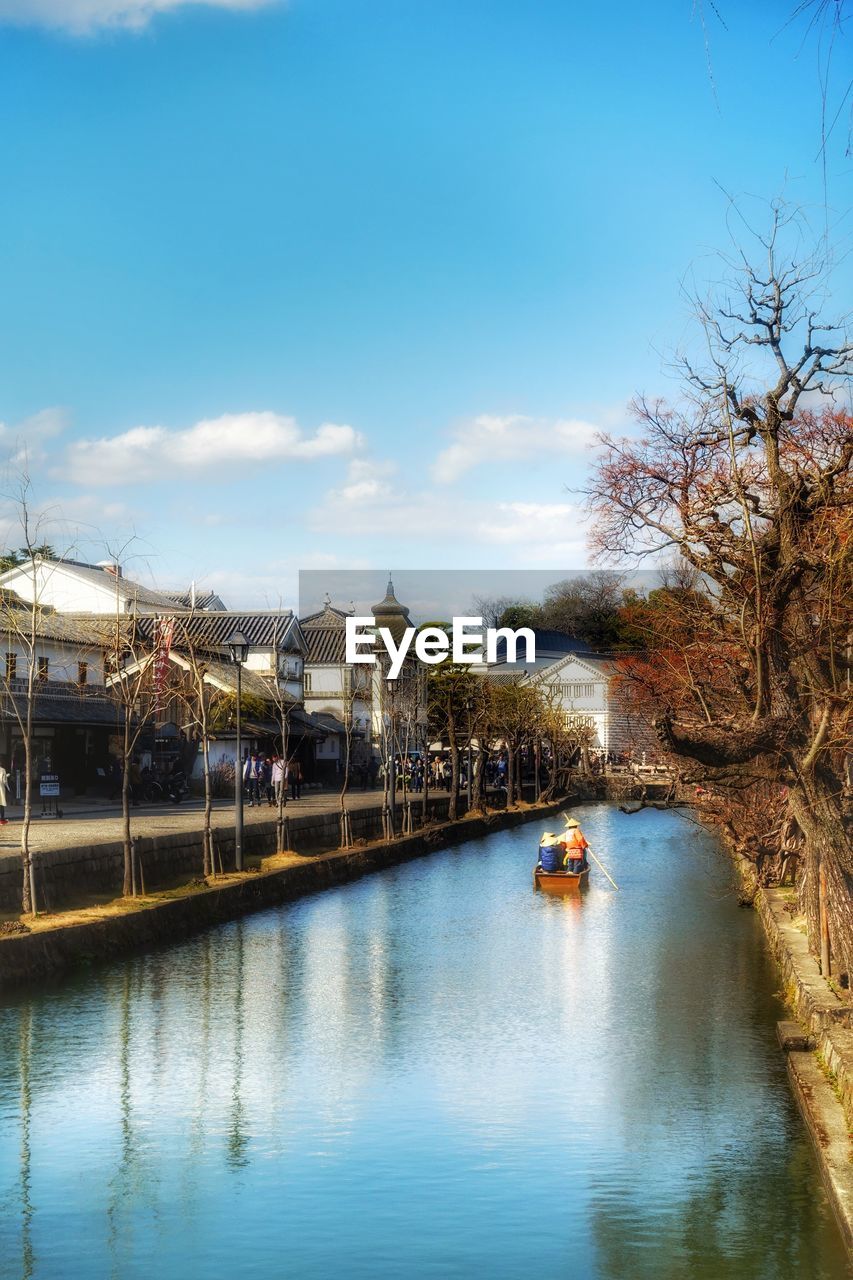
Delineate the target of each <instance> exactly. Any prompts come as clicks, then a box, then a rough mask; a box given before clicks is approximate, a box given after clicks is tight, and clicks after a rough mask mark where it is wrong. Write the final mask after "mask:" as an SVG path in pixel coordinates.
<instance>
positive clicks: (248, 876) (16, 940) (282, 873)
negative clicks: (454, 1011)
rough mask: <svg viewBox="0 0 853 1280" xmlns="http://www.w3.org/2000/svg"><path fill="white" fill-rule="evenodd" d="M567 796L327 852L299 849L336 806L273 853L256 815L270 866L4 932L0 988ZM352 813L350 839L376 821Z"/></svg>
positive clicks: (253, 848) (419, 851) (256, 846)
mask: <svg viewBox="0 0 853 1280" xmlns="http://www.w3.org/2000/svg"><path fill="white" fill-rule="evenodd" d="M442 801H443V805H444V806H445V807H446V804H447V797H446V796H445V797H436V805H437V807H438V808H441V807H442ZM568 803H569V800H567V799H563V800H560V801H559V802H556V803H552V804H544V805H543V804H536V805H529V806H528V805H525V806H523V807H522V808H521V809H517V810H509V811H503V810H501V811H497V812H495V813H491V814H489V815H488V816H485V817H483V816H479V815H475V814H471V815H470V816H467V817H464V818H462V819H460V820H458V821H456V822H452V823H450V822H438V823H436V822H433V823H431V824H430V825H428V826H426V827H424V828H422V829H421V830H420V831H417V832H415V833H414V834H413V835H409V836H402V837H398V838H397V839H395V840H382V839H378V840H373V841H372V842H371V841H369V840H367V839H365V838H364V837H362V839H363V841H364V842H363V843H361V844H359V846H358V847H356V848H351V849H339V848H329V846H328V845H327V846H326V849H327V851H326V852H319V853H317V854H315V855H314V856H305V855H304V854H302V850H303V849H306V848H307V846H308V845H309V844H313V846H314V847H315V848H316V847H319V846H320V845H322V842H323V841H324V840H331V843H332V845H334V844H337V842H338V837H339V830H340V828H339V825H338V822H339V818H338V815H337V814H323V815H311V816H305V817H304V818H301V819H293V821H292V825H291V838H292V842H293V843H294V844H296V843H297V842H298V847H299V848H300V854H285V855H281V854H278V855H276V853H275V823H274V822H273V823H271V824H267V823H257V824H255V826H254V827H253V828H252V833H251V834H252V843H251V844H250V845H249V847H248V849H247V855H248V856H249V857H253V856H254V857H255V858H256V859H258V860H260V859H262V858H263V857H264V855H267V856H268V865H267V866H263V865H259V866H256V867H255V868H254V869H253V870H252V871H249V872H246V873H244V874H242V875H239V876H238V875H236V874H233V873H232V874H231V875H226V876H224V877H223V878H220V879H217V880H214V881H212V882H209V883H207V884H206V883H205V882H204V881H199V882H198V883H197V884H196V885H194V886H193V885H191V886H189V887H187V888H185V889H183V890H182V891H180V892H176V893H174V894H173V895H169V894H168V893H167V894H164V895H161V896H158V897H156V898H147V899H145V900H144V901H143V902H142V903H140V904H138V905H137V904H134V903H129V904H127V906H126V909H124V910H113V911H110V910H103V911H102V912H100V913H99V912H97V911H90V912H86V911H80V912H75V913H73V914H72V915H71V916H70V918H69V917H68V916H66V917H64V918H62V919H61V920H60V921H57V922H55V923H53V922H50V921H49V920H48V921H45V922H44V923H39V925H38V927H36V928H33V929H32V930H31V931H29V932H21V933H8V934H5V935H3V936H2V937H0V986H5V987H7V988H8V987H13V986H16V985H19V984H22V983H25V982H28V981H32V980H35V979H40V978H44V977H46V976H48V975H50V974H52V973H56V972H59V971H61V970H63V969H69V968H72V967H74V966H76V965H80V964H90V963H93V962H96V961H100V960H106V959H109V958H111V957H114V956H117V955H120V954H123V953H125V952H128V951H133V950H137V949H141V948H146V947H150V946H155V945H158V944H161V943H168V942H174V941H180V940H181V939H183V938H185V937H188V936H189V935H190V934H192V933H194V932H197V931H198V930H199V929H203V928H206V927H207V926H209V925H212V924H218V923H221V922H222V921H224V920H229V919H233V918H234V917H236V916H239V915H244V914H246V913H247V912H250V911H256V910H258V909H260V908H262V907H267V906H273V905H276V904H278V903H282V902H287V901H290V900H292V899H294V898H298V897H301V896H302V895H304V894H306V893H314V892H317V891H319V890H321V889H326V888H328V887H330V886H331V885H337V884H343V883H345V882H347V881H350V880H356V879H358V878H360V877H361V876H363V875H366V874H368V873H369V872H372V871H378V870H381V869H382V868H384V867H390V866H393V865H395V864H397V863H401V862H407V861H410V860H411V859H413V858H418V857H422V856H424V855H425V854H428V853H431V852H432V851H434V850H435V849H437V848H441V847H443V846H446V845H450V844H454V843H460V842H461V841H463V840H470V839H473V838H476V837H478V836H482V835H486V834H488V833H490V832H492V831H495V830H498V829H501V828H506V827H513V826H517V825H519V824H520V823H523V822H528V821H530V820H531V819H536V818H540V819H541V818H543V817H545V816H547V815H548V814H551V813H555V812H557V811H558V810H559V809H561V808H564V807H565V806H566V805H567V804H568ZM358 816H359V819H360V821H359V823H358V824H354V826H355V831H354V835H355V838H356V839H359V832H360V831H364V830H366V829H368V828H369V827H370V825H371V824H376V823H378V825H379V829H380V830H381V818H382V811H381V809H380V808H377V809H375V810H374V809H363V810H362V811H361V812H360V814H359V815H358ZM267 828H269V829H267ZM173 839H175V838H174V837H163V838H162V840H163V842H164V843H163V844H162V845H161V847H159V848H158V849H156V850H153V849H146V850H145V851H144V852H143V854H142V857H143V859H145V858H146V857H147V858H148V859H149V865H150V866H156V865H158V864H157V861H156V858H155V857H152V855H154V854H156V855H158V856H162V859H163V866H167V867H168V868H169V870H170V871H171V872H172V873H174V872H175V869H176V867H177V865H178V863H179V862H180V860H181V858H183V857H184V856H185V850H184V846H183V845H175V844H172V843H169V842H170V841H172V840H173ZM232 840H233V837H232ZM58 852H60V851H57V853H58ZM78 852H79V851H78ZM229 852H230V853H231V856H232V857H233V846H232V849H231V850H230V851H229V849H228V848H227V846H226V845H225V842H224V841H223V849H222V853H223V858H224V859H227V857H228V854H229ZM269 855H272V857H269ZM112 856H113V855H111V854H108V855H107V857H106V858H103V857H102V856H101V855H94V856H93V874H95V873H97V874H98V875H100V874H102V873H103V871H104V870H105V868H106V869H108V868H109V867H110V866H111V865H112V863H111V861H110V859H111V858H112ZM71 865H74V866H79V858H78V859H76V860H74V859H72V860H71ZM226 865H227V862H226ZM197 867H198V863H197V862H195V863H193V870H196V872H197Z"/></svg>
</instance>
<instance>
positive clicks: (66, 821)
mask: <svg viewBox="0 0 853 1280" xmlns="http://www.w3.org/2000/svg"><path fill="white" fill-rule="evenodd" d="M409 799H411V802H412V825H413V827H414V828H416V829H417V828H420V827H421V826H423V817H422V809H423V797H422V796H415V795H412V796H410V797H409ZM448 800H449V797H448V794H447V792H446V791H439V792H432V791H431V792H430V794H429V818H430V820H432V821H443V820H445V819H446V816H447V808H448ZM340 805H341V799H340V792H338V791H325V792H324V791H306V792H305V793H304V794H303V797H302V798H301V799H299V800H288V803H287V806H286V809H285V819H286V822H287V827H286V830H285V834H284V841H285V844H286V845H287V846H288V848H289V849H290V850H292V851H295V852H297V853H317V852H320V851H324V850H329V849H334V848H337V847H338V845H339V843H340V823H339V814H340ZM382 805H383V793H382V791H380V790H378V789H377V790H374V791H361V790H358V791H352V792H348V793H347V797H346V807H347V810H348V812H349V814H350V825H351V830H352V836H353V839H354V840H375V839H377V838H378V837H380V836H381V834H382ZM464 807H465V801H464V796H460V810H464ZM397 812H398V819H397V824H398V831H399V829H400V827H401V826H402V815H403V803H402V798H400V799H399V800H398V811H397ZM20 826H21V824H20V818H18V819H17V820H16V818H15V810H14V809H12V810H11V820H10V822H9V823H8V825H7V826H5V827H2V828H0V914H6V915H12V916H14V915H16V914H17V913H18V911H19V910H20V891H21V890H20V882H21V854H20ZM211 826H212V832H213V853H214V867H215V870H216V871H217V872H219V873H220V874H227V873H228V872H230V871H232V870H233V868H234V802H233V800H230V799H229V800H224V799H223V800H218V801H217V802H216V805H215V807H214V810H213V814H212V823H211ZM202 832H203V806H202V804H201V802H200V801H198V800H191V801H189V802H185V803H182V804H180V805H140V806H138V807H135V808H134V809H132V811H131V837H132V839H133V841H134V849H135V854H136V869H137V870H138V881H139V884H140V886H141V888H142V889H143V891H144V890H145V889H152V888H166V887H168V886H169V885H171V884H176V883H178V882H179V881H181V880H186V879H188V878H193V877H197V876H200V875H201V871H202ZM279 834H280V833H279V830H278V809H277V807H275V806H270V805H268V804H266V803H263V804H262V805H258V806H255V807H250V806H248V805H247V806H246V807H245V809H244V837H243V850H244V854H245V856H246V858H247V859H248V860H251V859H253V858H254V859H257V858H264V857H268V856H269V855H270V854H273V853H276V852H278V851H279V843H280V842H279V839H278V837H279ZM30 848H31V850H32V853H33V862H34V873H35V882H36V895H37V899H38V901H39V904H40V906H41V907H42V908H43V909H46V910H48V911H58V910H67V909H69V908H72V907H75V906H79V905H83V904H84V903H85V902H87V901H88V902H91V901H95V900H98V899H103V900H107V899H110V898H113V897H115V896H116V894H117V893H120V891H121V883H122V868H123V862H124V847H123V820H122V816H121V811H120V809H119V808H118V807H117V806H115V805H107V804H104V803H101V804H100V806H97V805H96V803H95V804H93V803H92V802H91V801H90V802H88V804H86V803H80V804H79V805H69V806H68V808H67V809H65V810H63V816H62V817H61V818H57V817H40V816H36V817H34V819H33V822H32V825H31V828H30Z"/></svg>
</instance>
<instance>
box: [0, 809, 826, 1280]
mask: <svg viewBox="0 0 853 1280" xmlns="http://www.w3.org/2000/svg"><path fill="white" fill-rule="evenodd" d="M580 816H581V817H582V819H583V825H584V829H585V830H586V831H587V833H588V835H589V837H590V840H591V843H592V847H593V849H595V850H596V851H597V852H598V853H599V855H600V856H601V857H602V858H603V859H604V860H605V862H606V864H607V865H608V867H609V869H610V870H611V871H612V874H613V875H614V876H615V878H616V880H617V881H618V882H619V883H620V885H621V892H619V893H614V892H613V891H612V890H611V889H610V887H609V886H608V885H607V883H606V881H605V880H604V878H603V876H601V874H600V873H599V872H597V871H595V870H594V871H593V875H592V884H591V886H590V889H589V892H588V893H587V894H586V895H585V897H584V898H583V900H578V899H559V898H557V899H555V898H549V897H546V896H543V895H541V894H538V893H535V892H534V891H533V889H532V884H531V868H532V864H533V862H534V860H535V859H534V854H535V847H536V842H537V836H538V830H539V828H538V827H536V826H535V825H528V826H526V827H521V828H517V829H516V830H514V831H512V832H506V833H499V834H497V835H493V836H491V837H489V838H487V839H485V840H481V841H473V842H470V843H468V844H466V845H463V846H460V847H458V848H456V849H453V850H449V851H447V852H443V853H438V854H435V855H433V856H431V857H429V858H426V859H423V860H420V861H418V862H415V863H411V864H409V865H407V866H404V867H400V868H397V869H394V870H391V871H388V872H384V873H382V874H380V875H375V876H372V877H369V878H367V879H365V880H362V881H360V882H359V883H357V884H353V885H348V886H345V887H343V888H340V889H335V890H331V891H329V892H326V893H324V894H321V895H317V896H315V897H312V898H308V899H305V900H303V901H301V902H298V903H295V904H292V905H290V906H287V907H284V908H281V909H276V910H271V911H267V912H264V913H263V914H261V915H257V916H254V917H250V918H247V919H245V920H242V921H239V922H237V923H234V924H230V925H227V926H224V927H222V928H220V929H217V930H215V931H212V932H210V933H207V934H205V935H204V936H203V937H200V938H195V939H193V940H191V941H190V942H188V943H185V944H183V945H180V946H175V947H170V948H168V949H164V950H161V951H159V952H157V953H156V954H152V955H148V956H145V957H142V958H134V959H131V960H128V961H126V962H123V963H117V964H114V965H110V966H108V967H101V968H98V969H95V970H92V971H91V972H89V973H88V974H86V975H84V976H78V977H75V978H74V979H72V980H68V981H65V982H63V983H61V984H57V985H54V986H52V987H51V988H49V989H47V990H44V991H40V992H39V993H36V994H32V995H28V996H26V997H25V998H24V997H22V998H20V999H18V1000H16V1001H15V1002H13V1003H11V1004H7V1005H6V1007H5V1008H4V1009H3V1010H2V1013H0V1274H2V1275H3V1276H16V1277H17V1276H27V1277H28V1276H37V1277H62V1278H63V1280H69V1278H73V1277H78V1276H83V1277H89V1276H91V1277H139V1278H143V1277H144V1278H145V1280H150V1278H151V1277H161V1278H168V1280H171V1277H196V1276H210V1277H219V1276H236V1275H239V1276H241V1277H242V1276H246V1277H254V1276H258V1277H261V1276H263V1277H266V1276H275V1277H279V1276H281V1277H294V1278H297V1280H314V1278H319V1277H334V1276H341V1277H371V1278H373V1277H395V1280H396V1278H400V1280H405V1278H408V1277H442V1278H444V1277H455V1276H460V1277H468V1276H470V1277H478V1278H479V1277H483V1278H484V1280H492V1278H500V1277H513V1278H515V1277H518V1278H522V1277H525V1278H526V1277H542V1278H550V1277H578V1278H583V1280H586V1278H587V1277H590V1278H595V1277H630V1278H631V1280H633V1278H634V1277H637V1278H639V1280H642V1278H644V1277H656V1278H660V1277H673V1278H674V1277H687V1276H691V1277H700V1278H705V1277H707V1280H720V1278H722V1277H726V1278H728V1277H767V1278H768V1280H777V1278H778V1277H785V1278H786V1280H787V1278H789V1277H808V1278H809V1280H816V1278H818V1277H829V1276H843V1275H846V1274H847V1271H846V1265H845V1260H844V1254H843V1251H842V1247H841V1244H840V1240H839V1236H838V1233H837V1230H836V1228H835V1225H834V1222H833V1220H832V1215H831V1213H830V1210H829V1208H828V1205H827V1202H826V1199H825V1196H824V1194H823V1191H822V1189H821V1187H820V1181H819V1178H818V1175H817V1171H816V1167H815V1161H814V1157H813V1155H812V1151H811V1149H810V1146H809V1143H808V1140H807V1137H806V1134H805V1132H804V1130H803V1126H802V1124H801V1121H800V1119H799V1116H798V1113H797V1111H796V1108H795V1106H794V1103H793V1101H792V1098H791V1096H790V1094H789V1091H788V1086H787V1082H786V1077H785V1067H784V1061H783V1058H782V1054H781V1053H780V1051H779V1049H778V1047H777V1045H776V1042H775V1037H774V1021H775V1019H776V1018H777V1017H778V1016H779V1014H780V1009H779V1006H778V1004H777V1001H776V999H775V997H774V994H773V993H774V985H775V983H774V974H773V971H772V969H771V966H770V963H769V961H768V959H767V957H766V955H765V951H764V947H763V943H762V936H761V933H760V928H759V925H758V922H757V920H756V919H755V917H754V916H753V915H752V913H750V912H745V911H741V910H738V908H737V907H736V905H735V902H734V898H733V896H732V892H731V878H730V873H729V870H728V867H727V864H726V862H725V860H724V859H723V857H722V856H721V855H720V854H719V852H718V851H717V850H716V848H715V846H714V844H713V842H712V841H711V840H710V839H709V837H707V836H706V835H704V834H703V833H701V832H700V831H698V830H697V829H696V828H695V827H693V826H691V825H690V824H688V823H687V822H686V821H684V820H683V819H680V818H679V817H677V816H675V815H674V814H672V813H658V812H655V811H648V812H643V813H641V814H639V815H637V816H635V817H627V816H625V815H623V814H620V813H619V812H618V811H616V810H614V809H613V808H610V807H607V806H604V805H601V806H591V807H587V808H585V809H584V810H583V811H582V812H581V815H580Z"/></svg>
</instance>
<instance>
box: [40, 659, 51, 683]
mask: <svg viewBox="0 0 853 1280" xmlns="http://www.w3.org/2000/svg"><path fill="white" fill-rule="evenodd" d="M49 667H50V659H49V658H39V660H38V678H39V680H46V679H47V673H48V669H49Z"/></svg>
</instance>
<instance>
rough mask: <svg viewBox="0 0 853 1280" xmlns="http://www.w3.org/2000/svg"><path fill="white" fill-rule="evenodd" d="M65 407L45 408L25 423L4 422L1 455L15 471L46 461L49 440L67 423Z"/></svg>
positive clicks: (1, 429)
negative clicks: (11, 423)
mask: <svg viewBox="0 0 853 1280" xmlns="http://www.w3.org/2000/svg"><path fill="white" fill-rule="evenodd" d="M67 421H68V418H67V414H66V412H65V410H64V409H56V408H54V409H41V410H39V412H38V413H34V414H33V415H32V416H31V417H29V418H24V420H23V421H22V422H16V423H15V424H14V425H11V426H10V425H9V424H8V423H5V422H0V458H2V460H3V462H5V463H6V464H7V465H8V466H11V467H12V468H13V469H14V470H25V471H26V470H29V469H30V468H32V467H36V466H38V465H39V464H40V463H42V462H44V460H45V458H46V457H47V453H48V451H47V447H46V446H47V442H48V441H49V440H53V439H55V437H56V436H58V435H60V434H61V433H62V432H63V431H64V430H65V427H66V425H67Z"/></svg>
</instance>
